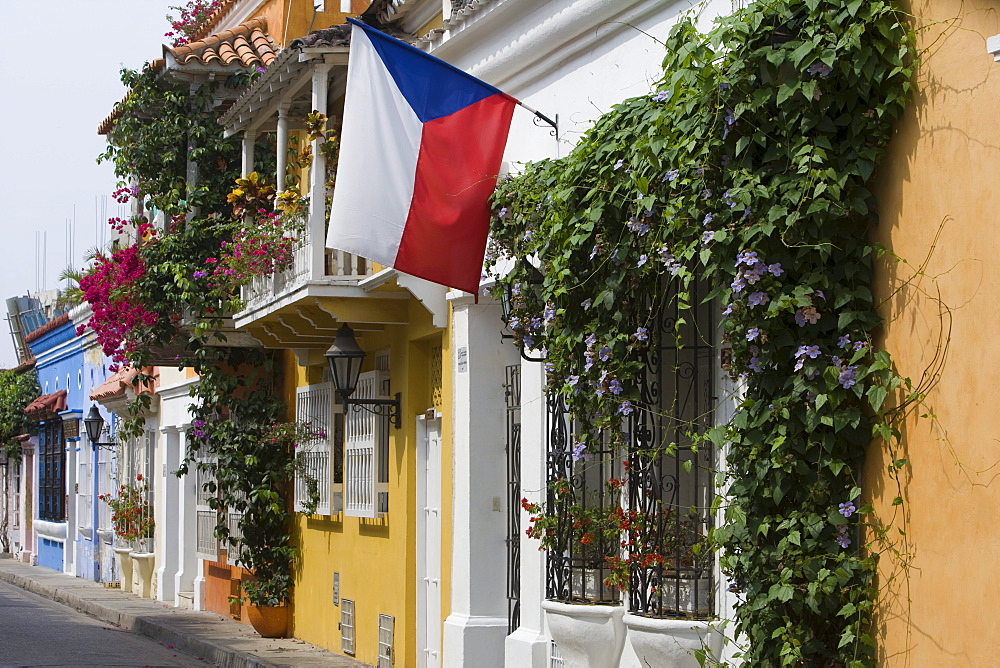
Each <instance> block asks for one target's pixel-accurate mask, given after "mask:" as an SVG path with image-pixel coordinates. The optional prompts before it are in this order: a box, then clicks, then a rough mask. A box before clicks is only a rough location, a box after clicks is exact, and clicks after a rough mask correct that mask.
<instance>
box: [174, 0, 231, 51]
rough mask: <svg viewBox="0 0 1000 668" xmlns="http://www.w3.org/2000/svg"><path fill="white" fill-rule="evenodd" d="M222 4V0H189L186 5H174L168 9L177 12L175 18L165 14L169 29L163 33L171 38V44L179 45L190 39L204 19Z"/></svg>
mask: <svg viewBox="0 0 1000 668" xmlns="http://www.w3.org/2000/svg"><path fill="white" fill-rule="evenodd" d="M221 6H222V0H190V1H189V2H188V3H187V4H186V5H180V6H174V5H171V6H170V7H169V9H173V10H177V12H179V14H178V16H177V18H174V16H173V14H167V20H168V21H170V30H169V31H168V32H166V33H164V34H163V36H164V37H169V38H171V39H172V40H173V43H172V44H171V46H181V45H182V44H187V43H188V42H190V41H191V39H192V38H193V37H194V35H195V34H196V33H197V32H198V30H200V29H201V26H202V25H203V24H204V22H205V19H207V18H208V17H209V16H211V15H212V13H213V12H214V11H215V10H217V9H219V7H221Z"/></svg>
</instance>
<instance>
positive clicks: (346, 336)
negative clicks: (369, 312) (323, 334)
mask: <svg viewBox="0 0 1000 668" xmlns="http://www.w3.org/2000/svg"><path fill="white" fill-rule="evenodd" d="M326 360H327V362H329V364H330V373H331V374H332V375H333V387H334V389H335V390H336V391H337V394H339V395H340V398H341V400H342V402H343V404H344V413H345V414H346V413H347V407H348V406H353V407H354V410H355V411H360V410H362V409H364V410H366V411H368V412H369V413H374V414H375V415H382V416H385V417H387V418H388V419H389V421H390V422H391V423H392V426H394V427H395V428H396V429H400V428H401V427H402V422H401V418H400V414H399V405H400V402H401V400H402V397H403V394H402V393H401V392H397V393H396V398H395V399H351V395H352V394H354V390H356V389H357V387H358V377H359V376H360V375H361V364H362V363H363V362H364V360H365V351H363V350H362V349H361V346H359V345H358V342H357V340H356V339H355V338H354V330H353V329H351V328H350V327H349V326H348V325H341V326H340V329H338V330H337V338H335V339H334V340H333V345H332V346H330V348H329V349H328V350H327V351H326Z"/></svg>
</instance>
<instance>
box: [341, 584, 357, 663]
mask: <svg viewBox="0 0 1000 668" xmlns="http://www.w3.org/2000/svg"><path fill="white" fill-rule="evenodd" d="M340 651H342V652H343V653H344V654H351V655H353V654H354V601H352V600H351V599H348V598H342V599H340Z"/></svg>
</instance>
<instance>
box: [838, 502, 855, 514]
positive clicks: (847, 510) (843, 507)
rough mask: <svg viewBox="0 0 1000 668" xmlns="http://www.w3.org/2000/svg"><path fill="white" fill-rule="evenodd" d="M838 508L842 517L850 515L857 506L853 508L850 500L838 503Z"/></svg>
mask: <svg viewBox="0 0 1000 668" xmlns="http://www.w3.org/2000/svg"><path fill="white" fill-rule="evenodd" d="M838 509H839V510H840V514H841V515H843V516H844V517H850V516H851V515H853V514H854V513H855V512H856V511H857V508H855V507H854V504H853V503H852V502H850V501H847V502H846V503H842V504H840V506H838Z"/></svg>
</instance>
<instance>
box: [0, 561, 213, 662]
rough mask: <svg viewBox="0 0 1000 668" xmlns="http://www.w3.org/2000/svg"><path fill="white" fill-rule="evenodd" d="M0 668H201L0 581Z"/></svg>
mask: <svg viewBox="0 0 1000 668" xmlns="http://www.w3.org/2000/svg"><path fill="white" fill-rule="evenodd" d="M0 628H2V629H3V636H2V640H0V666H3V667H4V668H6V667H8V666H67V667H69V666H72V667H74V668H82V667H84V666H205V665H206V663H205V662H204V661H200V660H198V659H197V658H195V657H192V656H188V655H187V654H184V653H182V652H180V651H178V650H175V649H172V648H171V647H169V646H166V647H164V646H163V645H160V644H159V643H156V642H154V641H153V640H150V639H149V638H146V637H145V636H142V635H139V634H137V633H133V632H130V631H127V630H125V629H119V628H115V627H114V626H111V625H109V624H106V623H104V622H101V621H98V620H96V619H93V618H92V617H89V616H87V615H85V614H83V613H80V612H77V611H76V610H73V609H72V608H69V607H67V606H64V605H61V604H59V603H55V602H53V601H50V600H48V599H45V598H42V597H40V596H36V595H35V594H32V593H30V592H27V591H25V590H23V589H20V588H19V587H16V586H14V585H12V584H9V583H7V582H3V581H0Z"/></svg>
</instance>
